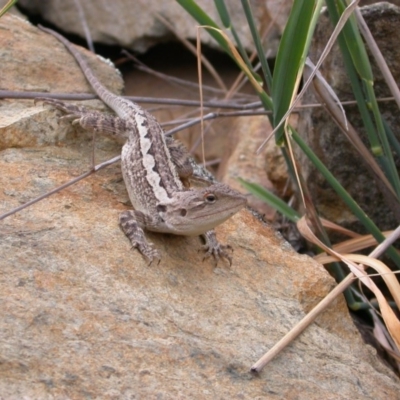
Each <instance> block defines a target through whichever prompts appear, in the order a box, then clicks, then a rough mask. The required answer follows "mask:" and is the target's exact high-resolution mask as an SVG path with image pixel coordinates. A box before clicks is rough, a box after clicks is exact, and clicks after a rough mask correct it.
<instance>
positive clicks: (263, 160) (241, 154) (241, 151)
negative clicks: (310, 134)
mask: <svg viewBox="0 0 400 400" xmlns="http://www.w3.org/2000/svg"><path fill="white" fill-rule="evenodd" d="M271 131H272V128H271V125H270V123H269V121H268V118H267V117H266V116H255V117H250V118H237V120H236V123H235V124H232V127H231V129H230V130H228V131H227V136H228V135H229V139H230V140H229V141H227V142H228V143H227V146H225V152H226V154H227V156H225V157H224V158H223V160H222V163H221V166H220V168H219V170H218V176H217V177H218V178H220V179H221V180H223V181H224V182H225V183H227V184H229V185H230V186H231V187H233V188H234V189H236V190H239V191H241V192H243V191H244V189H243V186H242V185H241V184H240V183H239V182H238V180H237V178H239V177H240V178H242V179H244V180H246V181H248V182H251V183H257V184H258V185H260V186H262V187H264V188H267V189H268V190H271V191H274V190H275V187H274V185H273V183H272V182H271V180H269V179H268V177H267V172H269V171H270V172H271V175H270V176H273V177H275V178H277V177H278V176H279V178H278V180H279V179H281V178H282V179H281V180H284V175H285V164H284V161H283V160H282V156H281V155H280V154H279V153H280V150H279V149H278V148H277V147H276V146H275V142H274V139H273V138H272V139H271V140H270V141H269V142H268V144H267V147H266V149H265V150H264V151H263V153H262V154H260V155H258V156H257V155H256V152H257V149H258V148H259V147H260V145H261V143H262V142H263V141H264V139H265V138H266V137H267V135H268V133H269V132H271ZM278 171H280V173H278ZM286 180H287V173H286ZM275 182H276V181H275ZM278 185H279V183H278ZM248 204H249V206H250V207H251V208H253V209H255V210H257V211H258V212H259V213H260V214H262V215H265V218H266V220H267V221H272V220H273V219H274V215H275V214H276V211H275V209H273V208H272V207H270V206H269V205H268V204H266V203H265V202H263V201H261V200H260V199H259V198H258V197H255V196H253V195H249V198H248Z"/></svg>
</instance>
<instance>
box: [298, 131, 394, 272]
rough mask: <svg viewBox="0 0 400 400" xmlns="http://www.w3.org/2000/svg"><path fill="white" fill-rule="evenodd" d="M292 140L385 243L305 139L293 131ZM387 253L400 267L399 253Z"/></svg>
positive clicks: (365, 224) (377, 237)
mask: <svg viewBox="0 0 400 400" xmlns="http://www.w3.org/2000/svg"><path fill="white" fill-rule="evenodd" d="M291 134H292V138H293V139H294V141H295V142H296V143H297V145H298V146H299V147H300V148H301V150H302V151H303V152H304V153H305V154H306V155H307V157H308V158H309V160H310V161H311V162H312V163H313V164H314V165H315V167H316V168H317V169H318V171H319V172H320V173H321V174H322V175H323V176H324V178H325V179H326V180H327V181H328V183H329V184H330V186H331V187H332V188H333V190H335V192H336V193H337V194H338V195H339V196H340V198H341V199H342V200H343V201H344V203H345V204H346V205H347V206H348V207H349V209H350V210H351V212H352V213H353V214H354V215H355V216H356V217H357V218H358V220H359V221H360V222H361V223H362V224H363V225H364V227H365V228H366V229H367V230H368V232H370V233H371V234H372V236H373V237H374V238H375V239H376V240H377V241H378V242H379V243H381V242H383V241H384V240H385V237H384V236H383V235H382V233H381V231H380V230H379V228H378V227H377V226H376V225H375V224H374V222H373V221H371V220H370V219H369V218H368V216H367V215H366V214H365V212H364V211H363V210H362V209H361V207H360V206H359V205H358V204H357V203H356V202H355V201H354V199H353V198H352V197H351V196H350V195H349V193H348V192H347V191H346V189H344V187H343V186H342V185H341V184H340V183H339V182H338V181H337V179H336V178H335V177H334V176H333V175H332V173H331V172H330V171H329V170H328V169H327V168H326V167H325V165H324V164H323V163H322V162H321V160H320V159H319V158H318V157H317V156H316V155H315V154H314V152H313V151H312V150H311V149H310V148H309V147H308V146H307V145H306V144H305V142H304V141H303V139H302V138H301V137H300V136H299V134H298V133H297V132H296V131H295V130H294V129H291ZM387 253H388V254H389V256H390V257H391V258H392V260H393V261H394V262H395V263H396V265H397V266H398V267H400V255H399V254H398V253H397V251H396V250H395V249H394V248H393V247H390V248H389V249H388V250H387Z"/></svg>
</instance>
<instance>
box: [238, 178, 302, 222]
mask: <svg viewBox="0 0 400 400" xmlns="http://www.w3.org/2000/svg"><path fill="white" fill-rule="evenodd" d="M237 180H238V181H239V182H240V184H241V185H242V186H243V187H244V188H245V189H246V190H248V191H249V192H250V193H251V194H253V195H254V196H256V197H258V198H259V199H261V200H262V201H264V202H265V203H267V204H269V205H270V206H271V207H273V208H274V209H275V210H277V211H279V212H280V213H281V214H282V215H284V216H285V217H286V218H287V219H288V220H289V221H292V222H294V223H296V222H297V221H298V220H299V219H300V217H301V216H300V214H299V213H298V212H297V211H295V210H293V208H292V207H290V206H288V205H287V204H286V203H285V202H284V201H283V200H282V199H280V198H279V197H278V196H276V195H274V194H273V193H272V192H270V191H269V190H267V189H265V188H263V187H262V186H260V185H257V184H256V183H251V182H248V181H246V180H244V179H242V178H238V179H237Z"/></svg>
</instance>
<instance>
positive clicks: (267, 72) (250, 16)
mask: <svg viewBox="0 0 400 400" xmlns="http://www.w3.org/2000/svg"><path fill="white" fill-rule="evenodd" d="M241 1H242V7H243V11H244V13H245V15H246V18H247V23H248V24H249V27H250V31H251V35H252V37H253V41H254V45H255V47H256V50H257V55H258V58H259V60H260V63H261V69H262V71H263V74H264V79H265V81H266V83H267V88H268V90H271V86H272V74H271V70H270V69H269V66H268V63H267V59H266V57H265V51H264V48H263V45H262V43H261V38H260V35H259V34H258V30H257V27H256V23H255V21H254V16H253V12H252V11H251V7H250V4H249V1H248V0H241Z"/></svg>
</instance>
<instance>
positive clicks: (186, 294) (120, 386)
mask: <svg viewBox="0 0 400 400" xmlns="http://www.w3.org/2000/svg"><path fill="white" fill-rule="evenodd" d="M8 18H9V17H8ZM7 24H12V25H13V27H15V28H16V29H17V27H19V28H18V29H20V30H21V31H20V32H19V34H18V35H19V37H22V38H23V40H22V41H24V42H26V52H24V53H22V52H20V51H19V52H16V53H15V55H14V60H15V65H14V69H16V70H17V69H18V68H21V65H22V64H24V63H28V64H29V62H30V58H31V57H34V54H33V53H37V54H46V53H45V52H46V48H47V47H51V48H52V49H54V51H56V50H55V49H56V48H57V45H56V42H54V41H52V42H49V43H46V42H45V40H46V39H45V34H43V33H40V32H36V33H35V35H32V33H30V32H29V30H31V29H32V28H31V27H29V25H26V24H22V23H21V24H19V23H18V21H17V20H15V19H7V18H2V19H0V25H1V26H0V27H1V28H2V29H3V31H4V26H6V25H7ZM9 29H10V27H9ZM27 30H28V31H27ZM13 34H17V32H16V31H14V33H13ZM33 42H37V43H43V50H41V49H35V48H34V46H33ZM29 49H31V52H30V51H29ZM54 54H57V53H55V52H54V53H53V56H52V57H50V58H45V56H43V65H42V67H41V68H42V69H45V68H48V67H49V64H51V63H53V62H55V59H56V58H58V55H57V57H56V56H54ZM22 60H23V62H22ZM65 68H67V70H68V74H69V75H71V79H72V80H73V81H75V80H76V81H77V80H78V79H81V78H79V75H80V73H79V71H77V70H76V69H75V68H76V67H75V65H74V63H73V61H72V60H69V61H68V63H66V65H65ZM69 68H70V69H69ZM9 73H11V71H10V70H9V68H7V69H4V70H3V74H2V78H3V82H7V74H9ZM21 74H22V72H21ZM24 78H25V79H27V80H28V78H29V79H32V80H33V81H32V82H31V84H32V87H36V85H37V84H36V83H35V81H34V79H36V78H35V75H34V74H32V75H28V74H26V75H25V74H24ZM108 79H111V77H109V78H108ZM53 84H54V83H51V77H49V82H48V87H52V85H53ZM84 85H86V84H84ZM84 90H87V89H86V86H83V88H82V91H84ZM1 105H2V106H3V101H1ZM24 106H25V107H26V108H27V109H29V108H30V107H34V105H33V101H31V102H28V101H25V102H24ZM49 114H50V112H49ZM53 117H54V118H55V113H53ZM2 118H3V114H2V113H0V119H2ZM61 124H63V123H61ZM54 125H56V122H54ZM43 129H44V130H46V129H48V127H47V125H45V124H43ZM3 134H4V132H2V135H3ZM92 146H93V144H92V142H91V140H90V137H89V136H88V135H85V134H80V135H69V134H68V135H67V136H66V139H65V140H62V141H61V142H60V143H58V142H57V143H53V142H49V143H40V144H39V143H38V142H34V141H33V142H32V143H30V144H29V145H23V146H21V147H17V146H15V145H14V144H10V145H9V147H8V148H4V149H3V150H2V151H0V170H1V171H2V173H1V174H0V213H3V212H5V211H8V210H10V209H12V208H13V207H16V206H19V205H20V204H21V203H23V202H26V201H28V200H30V199H32V198H34V197H36V196H38V195H41V194H43V193H45V192H47V191H49V190H51V189H53V188H54V187H56V186H58V185H60V184H62V183H65V182H67V181H69V180H71V179H73V178H74V177H76V176H77V175H79V174H81V173H83V172H85V171H87V170H88V169H89V166H90V160H91V153H92ZM95 152H96V159H97V161H98V162H100V161H102V160H106V159H109V158H111V157H113V156H115V155H116V154H118V152H119V146H118V145H116V144H113V143H111V142H110V141H108V140H105V139H102V138H97V139H96V141H95ZM127 199H128V197H127V193H126V191H125V188H124V185H123V182H122V178H121V173H120V169H119V166H118V165H113V166H111V167H109V168H107V169H105V170H102V171H100V172H98V173H97V174H95V175H92V176H91V177H90V178H88V179H86V180H84V181H81V182H79V183H77V184H75V185H73V186H71V187H69V188H67V189H65V190H63V191H62V192H60V193H57V194H55V195H53V196H51V197H49V198H46V199H44V200H43V201H41V202H39V203H36V204H35V205H33V206H31V207H29V208H27V209H25V210H23V211H21V212H19V213H17V214H15V215H13V216H10V217H8V218H6V219H5V220H3V221H0V260H1V261H0V263H1V269H0V305H1V306H0V313H1V318H0V398H1V399H7V400H9V399H10V400H14V399H22V398H24V399H81V398H93V399H95V398H102V399H128V398H131V399H133V398H150V399H152V398H164V399H176V398H204V399H227V398H238V399H255V398H263V399H285V400H286V399H289V400H290V399H303V398H304V399H321V398H323V399H335V400H336V399H349V398H351V399H395V398H398V393H399V390H400V383H399V381H398V379H397V378H396V377H395V376H394V374H393V373H391V371H390V370H389V369H388V368H387V367H385V366H384V365H383V364H382V363H381V362H380V361H379V360H378V359H377V357H376V355H375V351H374V350H372V349H371V348H370V347H369V346H366V345H365V344H364V343H363V342H362V341H361V339H360V335H359V334H358V332H357V330H356V329H355V327H354V325H353V323H352V321H351V319H350V317H349V315H348V312H347V309H346V306H345V304H344V301H343V300H342V299H341V298H340V299H337V300H336V301H335V302H334V304H332V306H331V307H330V308H329V309H328V310H327V311H326V312H325V313H324V315H322V316H320V317H319V318H318V319H317V321H316V323H315V324H313V325H312V326H311V327H310V328H309V329H308V330H307V331H306V332H305V333H303V334H302V335H301V336H300V337H299V338H298V339H297V340H296V341H295V342H294V343H292V344H291V345H290V346H289V347H288V348H287V349H286V350H284V351H283V353H282V354H281V355H280V356H278V357H277V358H276V359H275V360H273V362H272V363H271V364H270V365H268V366H267V367H266V368H265V370H264V371H263V372H262V373H261V374H260V376H259V377H255V376H252V375H251V374H250V373H249V368H250V367H251V365H252V364H253V363H254V362H255V361H256V360H257V359H258V358H259V357H260V356H261V355H262V354H263V353H264V352H265V351H266V350H268V349H269V348H271V347H272V346H273V345H274V344H275V343H276V341H278V340H279V339H280V338H281V337H282V336H283V335H284V334H285V333H286V332H287V331H288V330H289V329H290V328H291V327H292V326H293V325H295V324H296V323H297V322H298V321H299V320H300V319H301V318H302V317H303V316H304V315H305V313H306V312H307V311H309V310H310V309H311V308H312V307H313V306H315V305H316V303H317V302H318V301H320V300H321V299H322V298H323V296H324V295H325V294H326V293H327V292H328V291H329V290H331V289H332V287H333V286H334V282H333V280H332V279H331V278H330V277H329V276H328V274H327V273H326V272H325V270H324V269H323V268H322V267H321V266H320V265H319V264H317V263H316V262H314V261H313V260H312V259H310V258H309V257H307V256H301V255H298V254H296V253H295V252H294V251H293V250H292V249H291V248H290V246H289V245H288V244H287V243H285V242H284V241H283V240H282V239H281V238H280V237H279V236H278V235H277V234H276V233H275V232H274V231H273V230H272V229H270V228H269V227H268V226H266V225H264V224H262V223H260V222H259V221H258V220H257V219H256V218H255V217H254V216H253V215H252V214H251V213H250V212H249V211H247V210H244V211H242V212H241V213H239V214H237V215H236V216H234V217H233V218H232V219H230V220H229V221H227V222H226V223H225V224H223V225H222V226H220V227H219V228H218V229H217V234H218V236H219V238H220V240H221V241H222V242H226V243H229V244H230V245H231V246H232V247H233V248H234V250H235V251H234V263H233V266H232V267H231V268H229V267H228V266H226V265H224V264H222V263H221V264H220V265H218V267H217V268H215V267H214V265H213V263H212V261H211V260H206V261H204V262H203V261H202V258H203V257H202V255H201V253H199V249H200V240H199V239H198V238H184V237H174V236H168V235H156V234H149V237H150V238H151V240H152V241H153V242H154V243H155V245H156V246H157V247H158V248H159V249H160V252H161V254H162V256H163V259H162V261H161V263H160V264H159V265H151V266H148V265H147V264H146V262H145V260H144V259H143V258H142V257H141V256H140V255H139V254H138V253H137V252H136V251H134V250H132V249H131V248H130V247H131V246H130V244H129V242H128V240H127V239H126V238H125V236H124V235H123V233H122V232H121V231H120V229H119V228H118V224H117V219H118V214H119V212H121V211H122V210H125V209H127V208H129V204H128V201H127Z"/></svg>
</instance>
